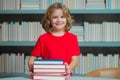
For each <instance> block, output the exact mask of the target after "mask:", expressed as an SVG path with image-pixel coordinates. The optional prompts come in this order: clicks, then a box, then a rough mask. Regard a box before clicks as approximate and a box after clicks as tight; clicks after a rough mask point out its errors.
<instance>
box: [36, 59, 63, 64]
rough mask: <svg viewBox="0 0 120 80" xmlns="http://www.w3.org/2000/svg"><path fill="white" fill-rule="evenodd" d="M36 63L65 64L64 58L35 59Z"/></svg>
mask: <svg viewBox="0 0 120 80" xmlns="http://www.w3.org/2000/svg"><path fill="white" fill-rule="evenodd" d="M34 64H63V61H62V60H52V59H47V60H43V59H35V60H34Z"/></svg>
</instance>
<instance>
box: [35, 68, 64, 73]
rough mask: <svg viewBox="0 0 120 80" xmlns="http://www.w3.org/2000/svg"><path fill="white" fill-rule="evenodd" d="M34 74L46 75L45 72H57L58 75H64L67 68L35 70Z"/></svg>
mask: <svg viewBox="0 0 120 80" xmlns="http://www.w3.org/2000/svg"><path fill="white" fill-rule="evenodd" d="M33 71H34V72H40V73H44V72H57V73H64V72H65V68H52V69H51V68H35V69H34V70H33Z"/></svg>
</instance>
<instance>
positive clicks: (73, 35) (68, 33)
mask: <svg viewBox="0 0 120 80" xmlns="http://www.w3.org/2000/svg"><path fill="white" fill-rule="evenodd" d="M67 35H68V37H71V38H76V37H77V36H76V35H75V34H73V33H71V32H67Z"/></svg>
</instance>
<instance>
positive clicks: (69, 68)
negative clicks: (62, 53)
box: [65, 56, 78, 76]
mask: <svg viewBox="0 0 120 80" xmlns="http://www.w3.org/2000/svg"><path fill="white" fill-rule="evenodd" d="M77 64H78V56H72V60H71V63H70V64H69V65H67V64H65V65H66V69H67V71H66V72H67V75H68V76H70V73H71V71H72V70H73V69H74V68H75V67H76V66H77Z"/></svg>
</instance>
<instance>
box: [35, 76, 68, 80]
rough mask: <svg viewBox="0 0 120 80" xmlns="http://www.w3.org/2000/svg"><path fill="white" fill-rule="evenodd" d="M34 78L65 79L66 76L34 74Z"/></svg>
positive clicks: (41, 79) (40, 79)
mask: <svg viewBox="0 0 120 80" xmlns="http://www.w3.org/2000/svg"><path fill="white" fill-rule="evenodd" d="M33 79H39V80H65V79H66V77H65V76H38V75H34V76H33Z"/></svg>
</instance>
